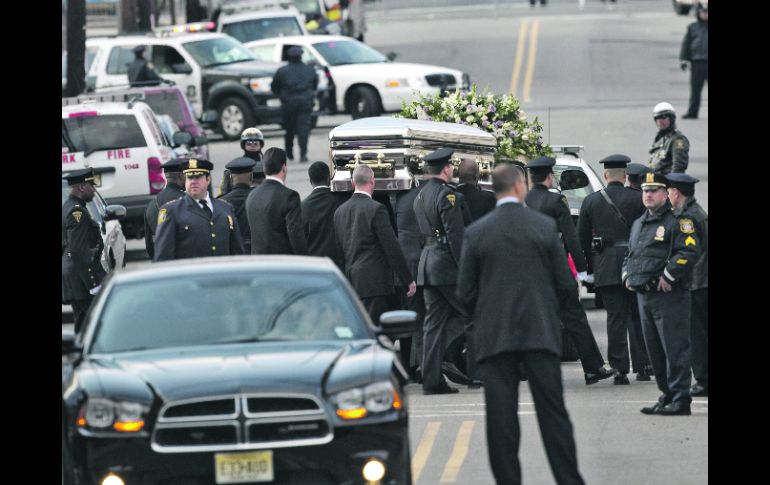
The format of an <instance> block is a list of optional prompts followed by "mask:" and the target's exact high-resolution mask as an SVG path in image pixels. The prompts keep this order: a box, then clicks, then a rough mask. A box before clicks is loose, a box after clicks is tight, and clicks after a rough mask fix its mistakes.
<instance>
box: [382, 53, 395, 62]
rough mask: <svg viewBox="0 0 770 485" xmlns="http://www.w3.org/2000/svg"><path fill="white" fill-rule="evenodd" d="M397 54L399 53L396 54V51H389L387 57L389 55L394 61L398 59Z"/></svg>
mask: <svg viewBox="0 0 770 485" xmlns="http://www.w3.org/2000/svg"><path fill="white" fill-rule="evenodd" d="M397 56H398V54H396V53H395V52H388V54H387V55H386V56H385V57H387V58H388V60H389V61H391V62H392V61H394V60H395V59H396V57H397Z"/></svg>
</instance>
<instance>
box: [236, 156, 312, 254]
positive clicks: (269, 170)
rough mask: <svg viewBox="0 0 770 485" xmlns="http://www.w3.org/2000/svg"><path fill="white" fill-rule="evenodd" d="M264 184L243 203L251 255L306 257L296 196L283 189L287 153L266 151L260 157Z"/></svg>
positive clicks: (300, 215)
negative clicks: (247, 220) (249, 235)
mask: <svg viewBox="0 0 770 485" xmlns="http://www.w3.org/2000/svg"><path fill="white" fill-rule="evenodd" d="M262 163H263V164H264V167H265V175H266V177H265V181H264V182H263V183H262V184H261V185H259V186H258V187H256V188H255V189H254V190H252V191H251V193H250V194H249V197H248V198H247V199H246V215H247V216H248V218H249V228H250V229H251V254H298V255H306V254H307V241H306V240H305V233H304V231H303V230H302V208H301V205H300V200H299V194H298V193H297V192H296V191H294V190H291V189H290V188H288V187H286V182H285V181H286V173H287V171H288V167H287V166H286V152H285V151H283V150H281V149H280V148H269V149H268V150H267V151H266V152H265V155H264V156H263V157H262Z"/></svg>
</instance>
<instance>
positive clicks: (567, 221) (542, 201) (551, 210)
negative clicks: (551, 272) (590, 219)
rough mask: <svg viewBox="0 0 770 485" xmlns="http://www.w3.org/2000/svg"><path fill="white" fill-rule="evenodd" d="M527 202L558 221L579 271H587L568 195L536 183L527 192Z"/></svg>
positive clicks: (567, 247) (530, 206) (568, 249)
mask: <svg viewBox="0 0 770 485" xmlns="http://www.w3.org/2000/svg"><path fill="white" fill-rule="evenodd" d="M526 202H527V207H529V208H531V209H534V210H536V211H538V212H542V213H543V214H545V215H547V216H551V217H552V218H553V219H554V220H555V221H556V226H557V227H558V228H559V232H560V233H561V236H562V238H563V239H564V247H565V248H566V250H567V252H568V253H570V254H571V255H572V260H573V261H574V262H575V267H576V268H577V270H578V271H586V270H587V269H588V265H587V264H586V259H585V257H584V256H583V249H582V248H581V247H580V241H579V240H578V236H577V230H576V229H575V223H574V222H573V221H572V215H571V214H570V210H569V203H568V202H567V197H565V196H564V195H562V194H555V193H553V192H551V191H549V190H548V189H547V188H546V186H545V185H542V184H535V185H534V186H533V187H532V189H531V190H530V191H529V193H528V194H527V200H526Z"/></svg>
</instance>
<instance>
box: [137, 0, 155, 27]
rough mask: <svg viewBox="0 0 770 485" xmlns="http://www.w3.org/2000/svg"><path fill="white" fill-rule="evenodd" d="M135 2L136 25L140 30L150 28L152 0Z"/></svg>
mask: <svg viewBox="0 0 770 485" xmlns="http://www.w3.org/2000/svg"><path fill="white" fill-rule="evenodd" d="M136 3H137V27H138V30H139V31H140V32H149V31H151V30H152V22H150V16H151V15H152V0H136Z"/></svg>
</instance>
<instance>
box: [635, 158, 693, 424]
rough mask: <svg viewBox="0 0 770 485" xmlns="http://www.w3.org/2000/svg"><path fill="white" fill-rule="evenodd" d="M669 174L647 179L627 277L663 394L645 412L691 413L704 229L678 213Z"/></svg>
mask: <svg viewBox="0 0 770 485" xmlns="http://www.w3.org/2000/svg"><path fill="white" fill-rule="evenodd" d="M667 187H668V181H667V180H666V178H665V176H663V175H660V174H657V173H652V172H651V173H648V174H647V175H646V177H645V181H644V183H643V184H642V191H643V192H644V206H645V207H646V208H647V211H645V213H644V215H642V217H640V218H639V219H637V220H636V221H634V224H633V227H632V228H631V237H630V238H629V240H628V252H627V253H626V257H625V260H624V261H623V276H622V277H623V283H624V284H625V285H626V288H629V289H630V290H633V291H636V292H637V294H638V300H639V313H640V314H641V317H642V330H643V331H644V340H645V343H646V344H647V352H648V354H649V356H650V362H651V363H652V370H653V372H655V381H656V382H657V384H658V389H660V391H661V392H662V394H661V396H660V397H659V398H658V402H656V403H655V404H654V405H652V406H648V407H644V408H642V409H641V411H642V413H644V414H662V415H668V416H674V415H689V414H690V403H691V402H692V397H690V383H691V380H692V373H691V372H690V290H689V283H688V280H689V278H690V276H691V272H692V268H693V266H694V264H695V262H696V261H698V257H699V253H700V242H699V241H700V235H699V234H697V233H696V230H695V223H694V222H693V220H692V219H691V218H689V217H682V216H676V215H674V212H673V211H672V210H671V209H672V207H671V202H670V201H669V200H668V193H667V192H666V188H667Z"/></svg>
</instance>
